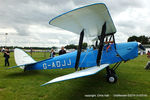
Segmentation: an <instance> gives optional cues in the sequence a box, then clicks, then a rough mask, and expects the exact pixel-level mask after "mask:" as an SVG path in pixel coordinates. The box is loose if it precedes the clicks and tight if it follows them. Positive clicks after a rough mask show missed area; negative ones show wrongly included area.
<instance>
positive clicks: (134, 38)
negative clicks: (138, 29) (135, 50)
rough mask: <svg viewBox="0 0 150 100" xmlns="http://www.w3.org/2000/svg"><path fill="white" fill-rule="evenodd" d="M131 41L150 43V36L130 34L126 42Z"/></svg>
mask: <svg viewBox="0 0 150 100" xmlns="http://www.w3.org/2000/svg"><path fill="white" fill-rule="evenodd" d="M131 41H137V42H140V43H142V44H150V37H146V36H145V35H142V36H139V37H138V36H131V37H129V38H128V42H131Z"/></svg>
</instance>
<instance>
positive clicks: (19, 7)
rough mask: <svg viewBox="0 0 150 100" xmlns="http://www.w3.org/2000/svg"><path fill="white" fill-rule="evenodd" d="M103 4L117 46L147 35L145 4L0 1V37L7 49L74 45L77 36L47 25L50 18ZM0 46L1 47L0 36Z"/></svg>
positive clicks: (89, 0) (127, 1)
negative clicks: (129, 39)
mask: <svg viewBox="0 0 150 100" xmlns="http://www.w3.org/2000/svg"><path fill="white" fill-rule="evenodd" d="M100 2H102V3H105V4H106V5H107V7H108V9H109V11H110V13H111V16H112V19H113V21H114V23H115V26H116V28H117V33H116V38H117V41H118V42H121V41H122V40H123V41H126V40H127V38H128V37H129V36H132V35H138V36H139V35H147V36H150V35H149V27H150V25H149V23H150V20H149V15H150V11H149V9H150V6H149V3H150V1H148V0H142V1H141V0H132V2H131V1H130V0H111V1H110V0H61V1H60V0H5V1H3V0H0V34H5V33H9V36H8V39H9V42H8V43H7V45H21V46H54V45H56V46H61V45H66V44H70V43H75V44H77V43H78V41H77V40H78V37H79V36H78V35H75V34H73V33H71V32H68V31H64V30H62V29H59V28H56V27H53V26H51V25H49V24H48V22H49V20H50V19H52V18H53V17H55V16H57V15H59V14H62V13H64V12H66V11H69V10H72V9H74V8H77V7H81V6H84V5H88V4H92V3H100ZM0 42H1V43H0V45H5V35H1V40H0Z"/></svg>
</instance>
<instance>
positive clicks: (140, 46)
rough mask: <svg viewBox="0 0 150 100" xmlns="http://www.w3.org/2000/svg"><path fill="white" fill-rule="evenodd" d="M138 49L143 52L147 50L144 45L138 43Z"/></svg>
mask: <svg viewBox="0 0 150 100" xmlns="http://www.w3.org/2000/svg"><path fill="white" fill-rule="evenodd" d="M138 47H139V48H140V49H142V50H145V48H144V47H143V45H142V44H141V43H140V42H138Z"/></svg>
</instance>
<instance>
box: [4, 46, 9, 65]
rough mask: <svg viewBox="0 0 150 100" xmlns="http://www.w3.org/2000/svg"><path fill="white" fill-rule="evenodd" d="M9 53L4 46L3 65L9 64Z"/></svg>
mask: <svg viewBox="0 0 150 100" xmlns="http://www.w3.org/2000/svg"><path fill="white" fill-rule="evenodd" d="M9 55H10V52H9V49H8V48H6V49H5V51H4V57H5V66H9V57H10V56H9Z"/></svg>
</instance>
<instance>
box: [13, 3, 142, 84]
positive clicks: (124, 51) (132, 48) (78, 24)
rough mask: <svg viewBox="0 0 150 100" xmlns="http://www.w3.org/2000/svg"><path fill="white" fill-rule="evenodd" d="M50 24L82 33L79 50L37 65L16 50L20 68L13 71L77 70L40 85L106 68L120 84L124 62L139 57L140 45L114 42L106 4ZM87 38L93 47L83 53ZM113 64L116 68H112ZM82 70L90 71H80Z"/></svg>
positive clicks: (74, 12)
mask: <svg viewBox="0 0 150 100" xmlns="http://www.w3.org/2000/svg"><path fill="white" fill-rule="evenodd" d="M49 24H50V25H53V26H56V27H59V28H62V29H65V30H68V31H71V32H74V33H76V34H79V35H80V38H79V46H78V50H76V51H74V52H71V53H67V54H64V55H60V56H56V57H53V58H49V59H46V60H43V61H38V62H37V61H35V60H33V59H32V58H31V57H30V56H29V55H28V54H26V53H25V52H24V51H22V50H20V49H17V48H16V49H15V51H14V55H15V61H16V64H17V66H14V67H11V68H16V67H20V68H22V69H24V71H30V70H42V69H44V70H46V69H64V68H75V70H76V71H75V72H74V73H71V74H68V75H64V76H60V77H57V78H55V79H53V80H51V81H49V82H47V83H45V84H43V85H41V86H44V85H47V84H51V83H54V82H60V81H64V80H70V79H74V78H79V77H84V76H89V75H93V74H96V73H97V72H99V71H101V70H103V69H105V68H106V74H107V77H106V79H107V81H108V82H109V83H115V82H116V81H117V76H116V73H115V70H116V69H117V68H118V66H119V65H120V64H121V62H122V61H125V62H126V61H128V60H130V59H134V58H136V57H137V56H138V47H140V48H142V45H141V44H139V43H138V42H128V43H116V42H115V37H114V34H115V33H116V28H115V26H114V23H113V21H112V19H111V16H110V14H109V11H108V9H107V7H106V5H105V4H103V3H95V4H91V5H87V6H83V7H80V8H77V9H74V10H71V11H69V12H66V13H63V14H61V15H59V16H57V17H55V18H53V19H52V20H50V22H49ZM84 35H85V36H87V37H93V41H95V44H94V45H95V47H94V48H91V49H87V50H85V51H82V43H83V38H84ZM70 38H71V37H70ZM142 49H144V48H142ZM114 63H115V64H114ZM110 64H114V66H113V67H112V68H110ZM80 67H88V68H87V69H84V70H80V71H78V68H80Z"/></svg>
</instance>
